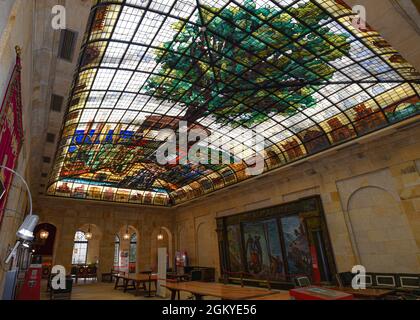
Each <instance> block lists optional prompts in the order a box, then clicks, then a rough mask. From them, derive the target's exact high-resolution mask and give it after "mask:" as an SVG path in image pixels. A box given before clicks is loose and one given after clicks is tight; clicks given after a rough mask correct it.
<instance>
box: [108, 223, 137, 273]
mask: <svg viewBox="0 0 420 320" xmlns="http://www.w3.org/2000/svg"><path fill="white" fill-rule="evenodd" d="M117 237H118V239H119V242H118V251H119V255H118V265H117V266H116V265H115V263H116V262H117V257H115V254H114V268H115V267H118V270H120V271H121V272H129V273H136V272H137V271H138V270H139V268H138V266H139V259H138V257H139V253H138V250H139V245H138V241H139V232H138V230H137V228H135V227H133V226H131V225H126V226H123V227H121V228H120V230H119V232H118V234H117V236H116V238H115V239H117ZM116 247H117V242H115V248H116Z"/></svg>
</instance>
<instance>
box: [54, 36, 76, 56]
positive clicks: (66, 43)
mask: <svg viewBox="0 0 420 320" xmlns="http://www.w3.org/2000/svg"><path fill="white" fill-rule="evenodd" d="M76 39H77V33H76V32H74V31H71V30H62V31H61V36H60V49H59V51H58V57H59V58H60V59H63V60H67V61H69V62H71V61H72V60H73V53H74V48H75V46H76Z"/></svg>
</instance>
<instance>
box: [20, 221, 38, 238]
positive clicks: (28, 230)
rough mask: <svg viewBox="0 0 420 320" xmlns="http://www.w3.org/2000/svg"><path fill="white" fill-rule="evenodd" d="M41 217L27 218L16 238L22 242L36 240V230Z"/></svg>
mask: <svg viewBox="0 0 420 320" xmlns="http://www.w3.org/2000/svg"><path fill="white" fill-rule="evenodd" d="M38 221H39V217H38V216H36V215H30V216H27V217H26V218H25V220H24V221H23V223H22V225H21V226H20V227H19V230H18V232H17V233H16V236H17V237H18V238H20V239H22V240H26V241H33V240H34V238H35V237H34V230H35V227H36V225H37V224H38Z"/></svg>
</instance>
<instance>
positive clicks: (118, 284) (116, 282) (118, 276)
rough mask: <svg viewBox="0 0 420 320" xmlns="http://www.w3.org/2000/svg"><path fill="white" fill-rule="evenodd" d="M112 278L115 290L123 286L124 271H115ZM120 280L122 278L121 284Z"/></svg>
mask: <svg viewBox="0 0 420 320" xmlns="http://www.w3.org/2000/svg"><path fill="white" fill-rule="evenodd" d="M114 278H115V286H114V289H115V290H117V289H119V288H125V281H124V278H126V275H125V273H117V274H115V275H114ZM120 280H123V285H120Z"/></svg>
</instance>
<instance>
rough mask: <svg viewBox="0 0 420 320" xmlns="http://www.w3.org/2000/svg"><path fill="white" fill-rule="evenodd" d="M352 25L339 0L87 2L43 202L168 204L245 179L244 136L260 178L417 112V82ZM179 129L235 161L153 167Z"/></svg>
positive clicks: (374, 38)
mask: <svg viewBox="0 0 420 320" xmlns="http://www.w3.org/2000/svg"><path fill="white" fill-rule="evenodd" d="M353 21H354V14H353V13H352V11H351V9H350V8H348V7H347V6H346V5H345V4H344V2H343V1H341V0H335V1H332V0H312V1H308V0H298V1H293V0H258V1H251V0H232V1H230V0H154V1H149V0H119V1H98V2H97V4H96V5H95V6H94V7H93V8H92V12H91V15H90V19H89V23H88V29H87V32H86V34H85V38H84V41H83V47H82V50H81V54H80V57H79V63H78V70H77V72H76V74H75V77H74V81H73V86H72V90H71V92H72V93H71V96H70V99H69V102H68V110H67V113H66V117H65V119H64V124H63V129H62V136H61V141H60V143H59V146H58V149H57V154H56V160H55V165H54V168H53V171H52V174H51V176H50V184H49V188H48V194H49V195H55V196H65V197H74V198H84V199H93V200H103V201H117V202H128V203H139V204H146V205H160V206H171V205H175V204H179V203H182V202H184V201H187V200H191V199H194V198H197V197H200V196H202V195H205V194H208V193H211V192H213V191H215V190H218V189H221V188H223V187H226V186H229V185H232V184H235V183H238V182H240V181H243V180H246V179H248V178H249V177H250V176H249V173H248V172H247V171H246V169H247V167H248V165H247V163H249V161H248V160H249V159H250V158H252V157H253V156H254V155H255V152H256V150H255V149H254V148H253V146H252V145H250V143H249V142H250V141H249V135H248V133H249V132H250V131H252V132H254V133H256V134H258V135H260V136H262V137H264V139H265V144H266V148H265V151H264V157H265V158H264V159H265V160H264V161H265V168H264V171H265V172H266V171H270V170H273V169H275V168H279V167H281V166H283V165H285V164H288V163H291V162H293V161H296V160H299V159H302V158H304V157H307V156H309V155H312V154H315V153H317V152H320V151H322V150H326V149H328V148H330V147H332V146H336V145H338V144H341V143H344V142H348V141H349V140H352V139H356V138H358V137H360V136H363V135H366V134H368V133H370V132H374V131H376V130H379V129H382V128H384V127H387V126H389V125H391V124H393V123H396V122H399V121H402V120H404V119H407V118H409V117H413V116H415V115H418V114H419V113H420V102H419V101H420V99H419V92H420V85H419V83H420V82H419V79H420V74H419V73H418V72H417V71H416V70H415V69H414V68H413V67H412V66H411V65H410V64H409V63H408V62H407V61H406V60H404V58H403V57H402V56H401V55H400V54H399V53H398V52H396V51H395V50H394V49H393V48H392V47H391V46H390V45H389V44H388V43H387V42H386V41H385V40H384V39H383V38H382V37H381V36H380V35H379V34H378V33H377V32H375V31H374V30H373V29H372V28H370V26H369V25H368V24H366V27H365V28H364V29H363V30H360V29H359V28H356V27H355V26H354V23H353ZM182 122H187V123H188V128H189V130H190V129H193V128H194V129H200V130H201V131H202V132H205V133H207V134H210V139H207V140H205V139H203V140H202V141H201V142H200V146H201V147H203V148H206V149H207V150H210V151H216V154H218V155H219V156H221V155H226V152H227V153H228V156H229V155H230V153H231V152H232V153H234V155H235V163H234V164H225V165H222V164H217V163H216V162H211V161H210V163H209V164H196V163H193V162H188V161H186V162H185V163H184V164H180V163H178V164H175V163H174V164H167V165H160V164H158V162H157V161H156V151H157V149H158V148H159V147H160V146H162V145H163V144H164V143H165V141H166V139H167V138H168V135H169V134H166V135H165V134H162V131H161V130H162V129H176V128H177V127H178V126H179V124H180V123H182ZM217 139H219V140H217ZM214 141H222V144H221V146H218V145H217V143H215V142H214ZM189 147H191V145H189ZM184 156H185V153H184V154H183V153H182V152H181V151H180V150H178V151H177V154H176V155H174V157H177V159H178V160H179V159H180V158H183V157H184Z"/></svg>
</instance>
